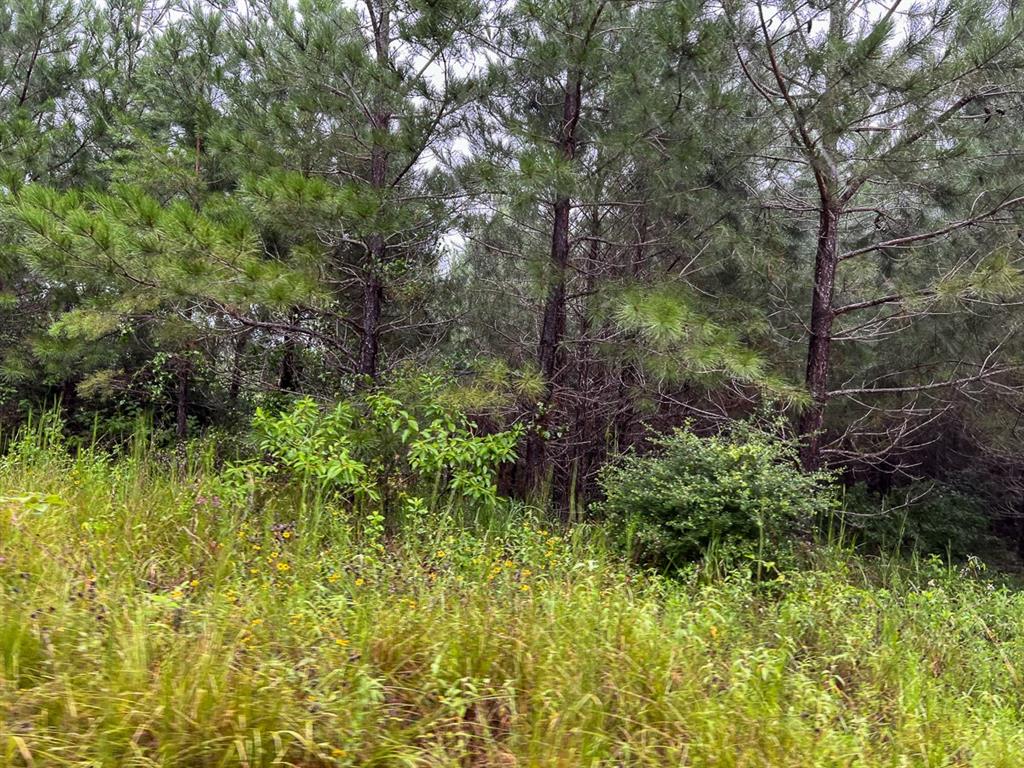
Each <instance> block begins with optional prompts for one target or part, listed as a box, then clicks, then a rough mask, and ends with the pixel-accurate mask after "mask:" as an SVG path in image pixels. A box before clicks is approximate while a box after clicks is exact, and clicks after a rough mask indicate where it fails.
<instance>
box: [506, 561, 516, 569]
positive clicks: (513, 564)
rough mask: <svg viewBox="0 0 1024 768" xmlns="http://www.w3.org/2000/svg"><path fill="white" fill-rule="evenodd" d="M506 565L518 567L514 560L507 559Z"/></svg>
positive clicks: (507, 566)
mask: <svg viewBox="0 0 1024 768" xmlns="http://www.w3.org/2000/svg"><path fill="white" fill-rule="evenodd" d="M505 567H506V568H515V567H516V564H515V562H514V561H512V560H506V561H505Z"/></svg>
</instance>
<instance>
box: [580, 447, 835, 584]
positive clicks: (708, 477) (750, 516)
mask: <svg viewBox="0 0 1024 768" xmlns="http://www.w3.org/2000/svg"><path fill="white" fill-rule="evenodd" d="M654 448H655V450H654V451H653V452H652V453H651V454H649V455H637V454H629V455H626V456H625V457H623V458H622V459H621V460H620V461H619V462H617V463H615V464H612V465H610V466H608V467H606V468H605V469H604V470H603V471H602V473H601V475H600V484H601V487H602V489H603V491H604V496H605V498H604V501H603V502H601V503H600V504H599V505H598V507H597V508H598V510H599V511H601V512H603V513H604V514H605V515H607V517H608V519H609V521H610V522H611V524H612V526H613V528H614V529H615V530H616V531H617V533H618V534H619V535H620V536H621V537H622V539H623V541H624V543H625V545H626V546H627V547H628V549H629V551H630V553H631V555H632V556H633V557H634V558H635V559H636V560H637V561H639V562H641V563H644V564H647V565H651V566H654V567H656V568H659V569H662V570H666V571H672V570H676V569H678V568H679V567H680V566H682V565H684V564H686V563H689V562H692V561H695V560H697V559H699V558H701V557H703V556H704V555H706V554H707V553H708V552H709V551H710V550H714V551H715V552H716V553H717V554H718V555H719V556H720V557H723V558H724V559H725V560H726V561H735V559H736V558H738V557H743V556H750V557H755V558H758V559H759V560H760V561H764V559H765V558H768V557H776V556H778V554H779V553H781V552H782V551H783V550H784V549H785V548H786V545H787V544H788V543H789V542H790V541H791V538H792V536H793V535H794V533H795V532H797V531H798V530H799V529H800V528H801V526H804V525H806V523H808V522H809V521H810V520H811V519H812V518H813V517H814V516H815V515H817V514H820V513H823V512H826V511H828V510H829V509H831V508H832V507H833V506H834V505H835V502H836V496H835V493H834V491H833V489H832V487H831V485H830V482H829V481H830V478H829V477H828V476H827V475H825V474H822V473H817V474H806V473H804V472H801V471H800V470H799V469H797V467H796V464H795V458H796V457H795V450H794V447H793V446H792V445H790V444H789V443H785V442H781V441H778V440H775V439H771V438H767V437H765V436H763V435H759V434H757V433H754V432H744V433H742V434H739V433H736V434H732V435H722V436H718V437H699V436H697V435H695V434H693V433H692V432H689V431H687V430H684V429H679V430H676V431H675V432H673V433H672V434H671V435H667V436H664V437H659V438H657V439H656V440H655V441H654Z"/></svg>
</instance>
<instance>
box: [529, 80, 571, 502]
mask: <svg viewBox="0 0 1024 768" xmlns="http://www.w3.org/2000/svg"><path fill="white" fill-rule="evenodd" d="M581 91H582V76H581V74H580V73H579V72H577V71H571V72H569V73H568V74H567V76H566V83H565V96H564V98H563V100H562V124H561V126H560V129H559V135H558V137H557V141H558V148H559V151H560V152H561V155H562V158H563V159H564V160H566V161H569V162H571V161H572V160H573V159H574V158H575V157H576V126H577V124H578V123H579V119H580V106H581V105H580V96H581ZM571 211H572V200H571V199H570V198H569V196H568V195H561V196H559V197H558V198H556V200H555V203H554V208H553V220H552V225H551V255H550V259H549V261H548V264H549V268H550V280H551V283H550V286H549V287H548V294H547V298H546V300H545V302H544V315H543V320H542V322H541V330H540V341H539V343H538V345H537V366H538V368H539V369H540V373H541V376H542V377H543V379H544V400H543V404H544V410H543V412H542V414H541V415H540V417H539V418H538V419H537V422H536V423H535V424H534V427H535V428H534V430H533V431H531V433H530V437H529V438H528V439H527V444H526V456H525V459H524V463H525V472H524V474H523V481H524V484H525V487H524V488H523V489H522V490H524V491H528V490H530V489H532V488H536V487H537V485H538V483H539V481H540V480H541V478H542V477H543V474H544V463H545V458H546V453H547V450H546V449H547V444H546V442H547V441H546V438H545V436H544V434H543V433H544V431H545V430H546V427H547V424H548V415H547V407H548V405H549V404H550V403H551V400H552V398H553V397H554V393H555V388H556V386H557V384H558V379H559V378H560V377H561V375H562V368H563V364H562V363H563V354H562V340H563V337H564V336H565V294H566V290H565V286H566V273H567V271H568V266H569V248H570V238H569V214H570V212H571Z"/></svg>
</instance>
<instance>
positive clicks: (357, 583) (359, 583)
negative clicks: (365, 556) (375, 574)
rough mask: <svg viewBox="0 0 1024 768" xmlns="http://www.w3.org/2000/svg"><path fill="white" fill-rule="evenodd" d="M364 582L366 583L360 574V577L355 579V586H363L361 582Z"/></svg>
mask: <svg viewBox="0 0 1024 768" xmlns="http://www.w3.org/2000/svg"><path fill="white" fill-rule="evenodd" d="M365 583H366V581H365V580H364V579H363V577H362V576H360V577H359V578H358V579H356V586H357V587H361V586H363V584H365Z"/></svg>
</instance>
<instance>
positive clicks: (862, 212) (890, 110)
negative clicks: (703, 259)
mask: <svg viewBox="0 0 1024 768" xmlns="http://www.w3.org/2000/svg"><path fill="white" fill-rule="evenodd" d="M731 19H732V21H733V23H734V24H735V29H736V34H737V35H738V36H739V43H738V47H737V50H738V55H739V61H740V64H741V66H742V67H743V71H744V73H745V75H746V77H747V79H748V82H749V83H750V86H751V88H752V89H753V92H754V93H755V94H756V95H757V96H758V97H759V98H760V99H761V100H762V102H763V103H764V105H765V112H764V114H765V117H766V118H769V117H770V119H772V120H774V121H776V124H777V125H778V126H779V128H780V131H781V132H782V135H783V136H784V137H786V138H787V139H788V141H786V142H785V143H782V144H779V145H776V146H770V147H769V148H768V149H766V150H765V151H763V152H762V153H761V155H762V156H761V161H762V163H761V174H762V179H763V180H762V182H761V184H760V189H759V193H761V194H762V195H763V197H764V198H765V200H766V202H765V205H766V206H768V208H770V210H772V211H774V212H777V213H778V214H779V215H782V216H785V217H787V218H788V220H789V221H790V222H791V225H792V226H803V224H804V223H807V224H810V219H811V218H812V217H813V219H814V222H813V237H812V238H810V241H811V243H812V248H813V250H814V260H813V271H812V273H811V274H810V276H809V277H810V285H811V302H810V313H809V319H808V320H807V321H806V322H807V326H806V327H807V336H808V346H807V355H806V361H807V362H806V374H805V385H806V388H807V391H808V394H809V396H810V400H811V403H810V406H809V407H807V408H806V410H805V411H804V413H803V415H802V417H801V419H800V425H799V430H800V432H801V434H802V435H803V436H804V441H805V442H804V448H803V451H802V461H803V463H804V466H805V467H806V468H809V469H810V468H814V467H817V466H818V465H819V463H820V462H821V455H822V429H823V425H824V415H825V407H826V405H827V404H828V402H829V400H830V399H832V398H833V397H836V396H842V395H853V396H858V397H861V396H865V395H867V396H870V395H871V391H872V390H876V389H877V390H878V391H879V392H883V391H885V390H886V389H890V390H891V389H892V388H893V387H894V386H895V387H899V386H902V385H900V384H895V385H894V384H893V383H892V381H891V380H889V381H885V380H884V378H877V379H876V381H875V383H873V384H871V383H866V384H865V385H862V386H852V387H851V386H843V387H841V388H840V389H838V390H832V389H830V385H829V379H830V374H831V373H832V372H833V368H834V362H835V361H834V358H835V356H836V353H835V350H834V344H835V343H847V342H849V343H856V341H858V340H861V339H863V340H868V341H870V340H872V339H875V340H877V339H882V338H885V336H886V335H888V334H889V333H891V332H892V330H894V329H895V327H898V326H899V325H902V324H903V323H904V322H907V321H909V319H910V317H911V316H912V314H913V310H911V306H912V304H913V302H914V301H915V300H918V299H921V298H923V297H926V296H928V295H929V294H930V293H931V292H932V288H931V287H930V286H929V285H928V284H927V283H926V282H916V280H922V281H927V280H928V279H929V277H928V276H927V275H925V274H921V273H922V272H925V273H926V272H929V271H930V272H931V273H932V274H931V279H932V280H935V279H936V277H938V275H936V274H935V273H936V270H917V269H916V266H915V264H914V261H913V259H914V258H915V257H920V256H923V251H922V250H921V249H925V248H927V249H928V251H929V252H930V253H934V252H935V251H936V249H941V248H942V247H943V246H942V244H941V243H939V242H938V241H940V240H942V239H943V238H948V237H952V236H955V233H958V232H960V231H961V230H966V229H968V228H970V227H974V226H979V227H980V226H987V225H990V224H993V223H997V222H999V221H1000V219H1001V218H1002V217H1003V216H1004V215H1006V214H1008V213H1010V212H1011V211H1012V210H1014V209H1016V207H1017V206H1019V205H1020V204H1021V203H1024V198H1020V197H1018V196H1015V195H1013V194H1012V193H1011V194H1005V192H1006V189H1007V187H1006V184H1005V179H1004V178H1002V177H1001V175H1000V172H999V163H998V161H997V160H996V158H995V157H993V156H992V155H990V154H988V153H986V152H984V151H979V149H981V144H979V141H978V139H979V136H981V135H982V134H983V133H984V132H985V130H986V128H987V126H986V118H987V117H988V116H989V115H993V114H998V113H999V112H1002V111H1004V109H1005V106H1004V105H1005V104H1006V100H1007V99H1008V97H1009V96H1010V95H1011V94H1012V93H1013V92H1014V90H1015V86H1014V85H1013V82H1014V81H1013V78H1014V77H1015V76H1016V74H1015V73H1016V72H1017V64H1018V57H1019V50H1020V46H1019V43H1020V36H1021V22H1020V21H1019V18H1018V17H1017V16H1015V15H1014V14H1013V13H1012V12H1010V11H1009V9H1007V8H1004V7H1002V6H1000V5H999V4H995V3H986V2H974V1H973V0H967V1H962V0H952V2H938V3H934V4H931V5H929V6H907V7H906V8H905V9H904V8H903V7H902V6H901V4H900V3H893V4H889V5H883V4H880V3H866V4H865V3H848V2H846V1H845V0H835V1H834V2H829V3H826V4H810V5H807V4H789V3H781V4H773V5H769V4H764V3H760V2H758V3H756V4H754V5H753V6H736V7H735V8H733V9H731ZM869 259H875V260H876V263H875V264H874V265H869V264H867V263H866V262H867V260H869ZM897 265H899V266H897ZM903 265H910V269H909V270H908V269H907V268H906V267H905V266H903ZM950 266H951V267H952V265H950ZM894 267H895V268H896V270H897V271H898V273H899V274H898V275H897V274H893V272H894ZM913 272H917V273H918V274H916V275H912V273H913ZM805 274H806V273H805ZM887 274H888V275H891V277H887ZM903 278H910V279H906V280H904V279H903ZM915 279H916V280H915ZM878 289H881V295H879V294H878V293H875V291H876V290H878ZM865 293H866V294H867V295H866V296H865ZM865 311H870V312H875V313H877V314H876V315H875V316H874V317H873V318H871V319H868V320H860V319H854V318H857V317H858V316H859V313H862V312H865ZM801 314H802V313H801ZM933 370H934V369H933ZM990 372H991V369H987V370H976V371H975V374H980V375H981V376H982V377H984V376H986V375H988V374H989V373H990ZM937 375H943V374H942V373H941V372H938V373H937ZM960 377H961V376H960V375H955V374H954V375H951V377H950V380H949V382H948V383H950V384H953V383H956V381H957V380H958V379H959V378H960ZM932 385H942V382H937V381H934V380H932V381H930V382H929V383H927V384H920V385H917V384H916V383H915V384H908V385H907V386H908V387H909V388H910V389H911V390H912V389H913V387H914V386H929V387H930V386H932Z"/></svg>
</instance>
